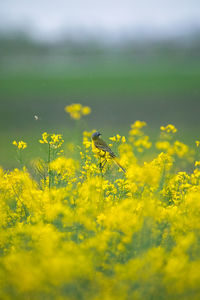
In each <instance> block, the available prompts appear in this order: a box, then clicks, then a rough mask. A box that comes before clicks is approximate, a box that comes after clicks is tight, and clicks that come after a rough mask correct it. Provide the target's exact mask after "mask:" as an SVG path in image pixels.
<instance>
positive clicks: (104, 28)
mask: <svg viewBox="0 0 200 300" xmlns="http://www.w3.org/2000/svg"><path fill="white" fill-rule="evenodd" d="M17 27H20V28H26V29H27V30H29V31H31V32H32V33H33V34H34V35H36V36H40V37H47V38H48V37H49V38H53V37H55V36H59V35H60V34H61V33H62V32H63V31H66V32H71V30H74V29H81V30H88V31H90V32H92V33H95V32H96V31H99V32H104V33H105V34H108V35H110V34H113V35H116V36H117V35H118V34H120V33H121V32H124V31H128V32H131V33H132V34H133V35H134V34H138V33H140V32H146V33H149V34H151V35H152V34H169V35H173V34H176V33H177V32H181V31H182V32H184V31H187V30H190V29H191V28H192V27H200V0H135V1H134V0H132V1H131V0H120V1H119V0H107V1H106V0H101V1H95V0H93V1H92V0H70V1H69V0H54V1H53V0H0V28H1V29H6V28H8V29H10V28H17Z"/></svg>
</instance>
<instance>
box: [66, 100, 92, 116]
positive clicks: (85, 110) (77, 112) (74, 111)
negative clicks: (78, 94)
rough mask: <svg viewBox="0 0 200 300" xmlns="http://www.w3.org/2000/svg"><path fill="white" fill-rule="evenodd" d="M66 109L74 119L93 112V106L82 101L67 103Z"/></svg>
mask: <svg viewBox="0 0 200 300" xmlns="http://www.w3.org/2000/svg"><path fill="white" fill-rule="evenodd" d="M65 111H66V113H68V114H69V115H70V117H71V118H72V119H75V120H79V119H80V118H81V117H82V116H85V115H89V114H90V113H91V108H90V107H89V106H83V105H82V104H80V103H75V104H71V105H67V106H66V107H65Z"/></svg>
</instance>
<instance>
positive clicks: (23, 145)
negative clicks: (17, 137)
mask: <svg viewBox="0 0 200 300" xmlns="http://www.w3.org/2000/svg"><path fill="white" fill-rule="evenodd" d="M13 145H14V146H16V147H17V148H18V149H20V150H24V149H26V148H27V143H25V142H23V141H19V142H16V141H13Z"/></svg>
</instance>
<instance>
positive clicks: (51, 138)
mask: <svg viewBox="0 0 200 300" xmlns="http://www.w3.org/2000/svg"><path fill="white" fill-rule="evenodd" d="M39 142H40V143H41V144H49V145H50V146H51V147H52V148H55V149H58V148H60V147H61V146H62V144H63V142H64V140H63V138H62V135H61V134H48V133H47V132H44V133H43V134H42V139H41V140H39Z"/></svg>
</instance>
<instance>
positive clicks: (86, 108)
mask: <svg viewBox="0 0 200 300" xmlns="http://www.w3.org/2000/svg"><path fill="white" fill-rule="evenodd" d="M90 113H91V108H90V107H89V106H83V108H82V114H83V115H89V114H90Z"/></svg>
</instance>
